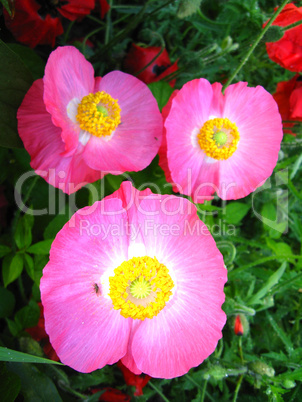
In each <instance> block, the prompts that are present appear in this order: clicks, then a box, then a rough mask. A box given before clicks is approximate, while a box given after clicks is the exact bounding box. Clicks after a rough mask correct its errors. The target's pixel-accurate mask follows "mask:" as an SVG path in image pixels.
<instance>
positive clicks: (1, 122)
mask: <svg viewBox="0 0 302 402" xmlns="http://www.w3.org/2000/svg"><path fill="white" fill-rule="evenodd" d="M0 59H1V64H0V145H1V146H4V147H21V146H22V142H21V140H20V138H19V136H18V132H17V117H16V115H17V110H18V107H19V106H20V104H21V102H22V99H23V98H24V95H25V94H26V92H27V91H28V89H29V87H30V86H31V84H32V76H31V73H30V72H29V71H28V70H27V68H26V67H25V65H24V64H23V63H22V61H21V59H20V58H19V57H18V56H17V55H16V54H15V53H14V52H13V51H11V50H10V49H9V47H8V46H6V45H5V44H4V43H3V42H2V41H0Z"/></svg>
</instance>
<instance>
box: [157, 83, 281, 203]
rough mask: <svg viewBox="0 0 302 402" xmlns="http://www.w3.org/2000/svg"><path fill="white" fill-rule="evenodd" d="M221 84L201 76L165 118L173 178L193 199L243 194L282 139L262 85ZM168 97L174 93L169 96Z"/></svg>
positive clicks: (265, 172) (268, 168)
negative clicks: (224, 86) (212, 82)
mask: <svg viewBox="0 0 302 402" xmlns="http://www.w3.org/2000/svg"><path fill="white" fill-rule="evenodd" d="M221 88H222V85H221V84H220V83H215V84H213V85H211V84H210V83H209V82H208V81H207V80H205V79H203V78H201V79H196V80H193V81H190V82H188V83H187V84H185V85H184V86H183V87H182V89H181V90H180V91H179V92H178V93H177V95H176V96H175V97H174V99H173V100H172V105H171V109H170V112H169V115H168V117H167V118H166V120H165V124H164V126H165V128H166V141H167V159H168V165H169V170H170V172H171V177H172V181H173V182H174V183H175V184H177V187H178V190H179V191H180V192H182V193H183V194H186V195H189V196H192V197H193V200H194V202H203V201H204V200H205V199H211V198H213V194H214V193H215V192H216V193H217V194H218V196H219V197H220V198H222V199H224V200H231V199H238V198H242V197H245V196H247V195H248V194H250V193H251V192H252V191H254V190H255V189H256V188H257V187H258V186H260V185H261V184H263V181H264V180H266V179H267V178H268V177H269V176H270V175H271V174H272V171H273V169H274V167H275V165H276V162H277V159H278V151H279V149H280V143H281V140H282V123H281V116H280V114H279V112H278V106H277V104H276V102H275V101H274V99H273V97H272V95H270V94H269V93H268V92H267V91H266V90H265V89H264V88H262V87H260V86H257V87H256V88H248V87H247V83H246V82H239V83H237V84H234V85H230V86H229V87H228V88H227V89H226V90H225V94H224V95H223V94H222V92H221ZM172 96H173V94H172Z"/></svg>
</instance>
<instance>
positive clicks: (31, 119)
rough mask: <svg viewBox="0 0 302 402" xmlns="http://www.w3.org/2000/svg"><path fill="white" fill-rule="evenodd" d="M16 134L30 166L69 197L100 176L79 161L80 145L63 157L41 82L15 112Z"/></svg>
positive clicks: (57, 133) (57, 129)
mask: <svg viewBox="0 0 302 402" xmlns="http://www.w3.org/2000/svg"><path fill="white" fill-rule="evenodd" d="M17 118H18V131H19V135H20V137H21V139H22V141H23V143H24V146H25V148H26V150H27V151H28V153H29V154H30V156H31V167H32V168H33V169H35V171H36V173H37V174H39V175H40V176H42V177H43V178H44V179H45V180H46V181H47V182H48V183H49V184H51V185H53V186H54V187H57V188H61V189H62V190H63V191H64V192H66V193H68V194H71V193H73V192H75V191H76V190H78V189H79V188H80V187H82V186H84V185H85V184H87V183H92V182H94V181H96V180H98V179H99V178H100V177H101V174H100V172H98V171H96V170H93V169H91V168H89V167H88V166H87V165H86V163H85V162H84V160H83V158H82V151H83V146H82V145H81V144H80V143H79V144H78V146H77V150H76V152H75V153H74V154H73V155H72V156H70V157H64V156H63V154H64V149H65V147H64V143H63V141H62V138H61V129H60V128H59V127H56V126H55V125H53V123H52V120H51V115H50V114H49V113H48V112H47V110H46V108H45V105H44V102H43V80H42V79H40V80H37V81H35V82H34V83H33V85H32V86H31V88H30V89H29V91H28V92H27V94H26V95H25V98H24V100H23V102H22V104H21V106H20V108H19V110H18V114H17Z"/></svg>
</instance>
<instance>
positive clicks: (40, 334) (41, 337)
mask: <svg viewBox="0 0 302 402" xmlns="http://www.w3.org/2000/svg"><path fill="white" fill-rule="evenodd" d="M38 306H39V307H40V318H39V321H38V324H37V325H36V326H35V327H31V328H26V332H27V333H29V334H30V335H31V336H32V338H33V339H34V340H35V341H37V342H40V341H42V344H43V345H44V346H43V351H44V353H45V355H46V356H47V357H48V358H49V359H51V360H54V361H56V362H58V361H59V360H60V359H59V357H58V355H57V354H56V352H55V350H54V349H53V347H52V346H51V343H50V342H49V337H48V335H47V333H46V331H45V321H44V314H43V306H42V303H38Z"/></svg>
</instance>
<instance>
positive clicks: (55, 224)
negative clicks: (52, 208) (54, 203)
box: [44, 183, 93, 239]
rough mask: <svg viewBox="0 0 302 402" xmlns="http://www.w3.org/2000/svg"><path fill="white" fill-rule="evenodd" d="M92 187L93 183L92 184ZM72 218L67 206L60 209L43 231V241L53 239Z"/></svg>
mask: <svg viewBox="0 0 302 402" xmlns="http://www.w3.org/2000/svg"><path fill="white" fill-rule="evenodd" d="M92 185H93V183H92ZM71 216H72V212H71V210H70V208H69V206H68V205H66V206H65V207H64V208H63V209H61V210H60V211H59V213H58V215H56V216H55V217H54V218H53V220H52V221H51V222H50V223H49V224H48V226H47V227H46V229H45V230H44V239H54V238H55V237H56V235H57V233H58V232H59V231H60V230H61V229H62V227H63V226H64V225H65V223H66V222H68V220H69V219H70V217H71Z"/></svg>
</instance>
